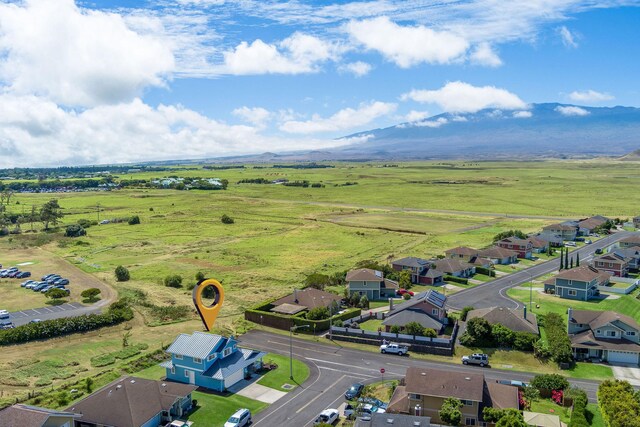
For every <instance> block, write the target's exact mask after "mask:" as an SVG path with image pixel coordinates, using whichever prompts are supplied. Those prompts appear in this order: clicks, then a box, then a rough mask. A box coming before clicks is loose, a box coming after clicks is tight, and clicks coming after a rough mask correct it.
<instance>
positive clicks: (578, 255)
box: [576, 253, 580, 267]
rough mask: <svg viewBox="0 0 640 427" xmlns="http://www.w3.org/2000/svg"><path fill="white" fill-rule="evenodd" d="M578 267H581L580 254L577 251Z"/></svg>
mask: <svg viewBox="0 0 640 427" xmlns="http://www.w3.org/2000/svg"><path fill="white" fill-rule="evenodd" d="M576 267H580V254H579V253H576Z"/></svg>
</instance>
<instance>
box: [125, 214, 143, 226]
mask: <svg viewBox="0 0 640 427" xmlns="http://www.w3.org/2000/svg"><path fill="white" fill-rule="evenodd" d="M127 222H128V223H129V225H136V224H140V217H139V216H138V215H134V216H132V217H129V219H128V220H127Z"/></svg>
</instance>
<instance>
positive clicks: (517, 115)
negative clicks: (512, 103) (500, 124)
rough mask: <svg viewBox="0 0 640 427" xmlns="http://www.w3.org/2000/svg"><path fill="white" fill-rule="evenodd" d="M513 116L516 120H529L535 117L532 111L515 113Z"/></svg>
mask: <svg viewBox="0 0 640 427" xmlns="http://www.w3.org/2000/svg"><path fill="white" fill-rule="evenodd" d="M512 116H513V118H515V119H528V118H530V117H533V113H532V112H531V111H514V112H513V114H512Z"/></svg>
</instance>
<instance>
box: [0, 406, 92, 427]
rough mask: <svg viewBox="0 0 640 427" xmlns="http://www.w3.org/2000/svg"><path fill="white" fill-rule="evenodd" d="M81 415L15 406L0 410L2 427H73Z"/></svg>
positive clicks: (0, 425) (0, 426)
mask: <svg viewBox="0 0 640 427" xmlns="http://www.w3.org/2000/svg"><path fill="white" fill-rule="evenodd" d="M78 417H80V415H79V414H76V413H73V412H66V411H55V410H53V409H46V408H40V407H38V406H30V405H23V404H15V405H13V406H9V407H8V408H4V409H2V410H0V427H73V422H74V420H75V419H77V418H78Z"/></svg>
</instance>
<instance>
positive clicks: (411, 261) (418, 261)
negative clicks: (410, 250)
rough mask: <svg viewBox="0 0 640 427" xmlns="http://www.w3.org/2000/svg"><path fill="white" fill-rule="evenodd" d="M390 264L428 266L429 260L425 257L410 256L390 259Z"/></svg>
mask: <svg viewBox="0 0 640 427" xmlns="http://www.w3.org/2000/svg"><path fill="white" fill-rule="evenodd" d="M391 264H394V265H402V266H405V267H414V268H423V267H428V266H429V261H427V260H426V259H422V258H416V257H414V256H410V257H406V258H400V259H397V260H395V261H392V262H391Z"/></svg>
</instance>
